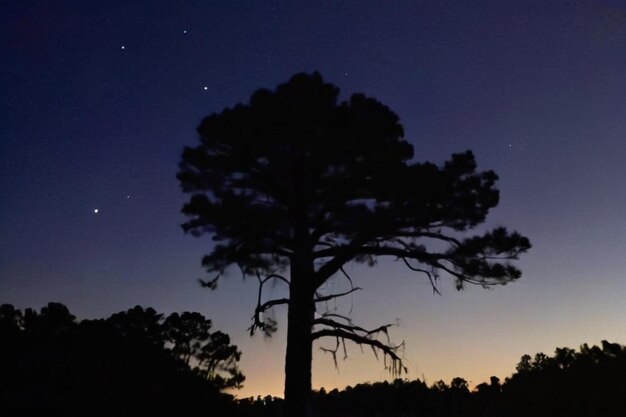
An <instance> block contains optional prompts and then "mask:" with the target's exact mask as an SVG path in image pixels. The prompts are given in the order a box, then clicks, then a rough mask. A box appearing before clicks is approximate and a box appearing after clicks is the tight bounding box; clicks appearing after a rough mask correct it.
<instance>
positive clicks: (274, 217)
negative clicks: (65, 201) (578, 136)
mask: <svg viewBox="0 0 626 417" xmlns="http://www.w3.org/2000/svg"><path fill="white" fill-rule="evenodd" d="M338 95H339V89H338V88H337V87H335V86H334V85H331V84H328V83H325V82H324V81H323V80H322V77H321V76H320V75H319V74H318V73H314V74H312V75H306V74H298V75H295V76H294V77H293V78H291V80H290V81H289V82H287V83H286V84H282V85H280V86H278V88H277V89H276V91H269V90H265V89H262V90H259V91H257V92H256V93H254V94H253V95H252V97H251V98H250V101H249V103H247V104H239V105H237V106H235V107H234V108H232V109H225V110H224V111H222V112H221V113H216V114H212V115H210V116H208V117H206V118H205V119H204V120H203V121H202V123H201V124H200V126H199V127H198V133H199V135H200V144H199V145H198V146H196V147H193V148H185V150H184V152H183V155H182V160H181V163H180V170H179V173H178V179H179V180H180V183H181V186H182V188H183V191H184V192H186V193H190V194H192V196H191V199H190V201H189V202H188V203H187V204H185V206H184V207H183V213H184V214H186V215H187V216H189V217H190V219H189V221H187V222H186V223H185V224H184V225H183V228H184V230H185V231H186V232H189V233H191V234H193V235H196V236H197V235H202V234H204V233H209V234H211V235H212V236H213V239H214V240H215V241H216V245H215V246H214V247H213V248H212V250H211V252H210V254H208V255H207V256H205V257H204V259H203V261H202V263H203V265H204V266H205V267H206V269H207V270H208V271H209V272H211V273H215V276H214V277H213V278H212V279H210V280H207V281H201V283H202V284H203V285H204V286H206V287H209V288H215V287H216V285H217V282H218V279H219V278H220V276H222V274H223V273H224V272H225V270H226V269H227V268H228V267H229V266H231V265H237V266H238V267H239V268H240V269H241V271H242V272H243V274H245V275H252V276H256V277H257V279H258V280H259V284H260V285H259V297H258V303H257V306H256V308H255V310H254V315H253V323H252V326H251V329H250V330H251V332H252V333H254V331H255V330H261V331H263V332H265V333H266V334H271V332H272V331H274V330H275V325H276V323H275V321H274V320H272V319H270V318H268V315H267V314H266V313H267V312H268V310H269V309H271V308H272V307H275V306H278V305H287V306H288V313H287V317H288V329H287V352H286V364H285V405H286V408H285V413H286V415H288V416H292V417H299V416H304V415H306V414H307V413H308V410H309V409H310V408H309V396H310V391H311V360H312V343H313V341H314V340H317V339H320V338H323V337H330V338H333V339H335V340H336V342H337V349H339V347H340V346H341V344H342V343H345V341H352V342H354V343H357V344H359V345H368V346H370V347H372V348H373V349H374V350H377V351H380V352H382V353H383V355H384V356H385V357H388V358H390V359H391V364H390V366H391V369H392V370H393V371H395V372H399V371H402V369H403V365H402V361H401V358H400V356H399V355H398V353H397V349H398V346H394V345H392V344H390V343H389V342H388V341H387V340H386V339H383V340H380V339H379V338H378V336H380V335H385V334H386V333H387V330H388V328H389V326H390V325H383V326H380V327H377V328H374V329H365V328H363V327H360V326H357V325H355V324H354V323H352V321H350V319H349V318H347V317H343V316H339V315H337V314H334V313H332V312H329V311H323V310H321V309H318V307H317V306H318V305H320V303H324V302H326V301H329V300H332V299H335V298H338V297H341V296H345V295H348V294H351V293H353V292H355V291H357V290H359V289H360V288H358V287H354V286H352V279H351V277H349V276H348V275H347V273H346V270H345V268H344V267H345V265H346V264H348V263H350V262H357V263H365V264H367V265H370V266H372V265H374V264H375V263H376V261H377V260H378V259H379V258H382V257H391V258H395V259H398V260H401V261H402V262H404V264H405V265H406V266H407V268H409V269H410V270H412V271H415V272H417V273H420V274H423V275H424V276H425V277H426V278H428V279H429V280H430V283H431V284H432V286H433V289H434V290H435V291H437V286H436V284H437V280H438V278H439V276H440V274H441V273H444V274H446V275H450V276H452V277H453V278H454V279H455V280H456V285H457V288H458V289H461V288H463V286H464V285H465V284H477V285H480V286H483V287H489V286H493V285H498V284H505V283H507V282H509V281H511V280H515V279H517V278H519V277H520V274H521V273H520V270H519V269H518V268H516V267H515V266H513V265H511V264H510V263H509V262H508V261H509V260H513V259H516V258H517V257H518V255H519V254H520V253H522V252H525V251H526V250H528V249H529V248H530V243H529V241H528V239H527V238H525V237H524V236H522V235H520V234H519V233H516V232H509V231H507V229H505V228H504V227H498V228H496V229H493V230H491V231H487V232H485V233H483V234H481V235H470V236H468V234H469V232H470V231H471V230H472V229H474V228H475V227H476V226H478V225H480V224H481V223H483V222H484V220H485V219H486V216H487V213H488V212H489V210H490V209H491V208H493V207H495V206H496V205H497V204H498V197H499V193H498V190H497V189H496V188H495V183H496V181H497V175H496V174H495V173H494V172H493V171H484V172H477V171H476V162H475V160H474V156H473V154H472V153H471V152H469V151H468V152H465V153H461V154H454V155H452V158H451V159H450V160H449V161H447V162H446V163H445V164H443V166H437V165H434V164H432V163H428V162H425V163H419V162H414V161H413V160H412V158H413V156H414V155H413V147H412V145H411V144H410V143H408V142H407V141H405V140H404V139H403V128H402V126H401V125H400V122H399V120H398V117H397V116H396V115H395V114H394V113H393V112H392V111H391V110H390V109H389V108H388V107H386V106H384V105H383V104H381V103H380V102H378V101H376V100H375V99H372V98H368V97H366V96H364V95H363V94H354V95H353V96H352V97H351V98H350V99H349V100H347V101H345V102H338ZM285 271H289V276H286V275H285ZM336 275H342V276H344V277H346V278H347V279H348V281H349V283H350V288H349V289H348V290H346V291H344V292H340V293H328V292H327V290H326V288H327V287H326V286H325V285H324V284H326V283H327V282H328V281H329V279H331V278H332V277H334V276H336ZM270 281H276V282H281V283H283V284H284V285H287V286H288V288H289V296H288V297H286V298H278V299H269V300H267V299H265V298H264V297H263V289H264V285H265V284H267V283H268V282H270ZM337 349H333V350H331V353H333V354H336V353H337Z"/></svg>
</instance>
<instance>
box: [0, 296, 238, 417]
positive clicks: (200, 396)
mask: <svg viewBox="0 0 626 417" xmlns="http://www.w3.org/2000/svg"><path fill="white" fill-rule="evenodd" d="M181 317H182V318H183V319H182V321H181ZM210 330H211V321H210V320H207V319H206V318H204V316H202V315H201V314H199V313H189V312H185V313H182V314H178V313H173V314H171V315H169V316H168V317H167V318H164V317H163V315H162V314H159V313H157V312H156V311H155V310H154V309H152V308H146V309H144V308H142V307H139V306H136V307H134V308H132V309H130V310H128V311H124V312H120V313H116V314H114V315H112V316H111V317H109V318H107V319H100V320H83V321H80V322H78V321H76V319H75V317H74V316H73V315H72V314H71V313H70V312H69V310H68V309H67V307H66V306H64V305H63V304H60V303H49V304H48V305H47V306H45V307H43V308H42V309H41V310H40V311H39V312H38V311H36V310H34V309H31V308H28V309H25V310H24V311H22V310H19V309H16V308H14V307H13V306H12V305H9V304H3V305H0V340H2V343H0V369H2V376H3V377H2V381H1V382H0V414H2V415H32V416H39V415H45V416H49V415H69V416H82V415H85V414H88V415H97V416H100V415H102V416H105V415H123V416H124V415H154V416H172V415H191V414H197V412H200V411H202V412H207V411H214V412H216V413H217V414H223V415H229V414H230V411H229V410H227V408H228V407H230V406H231V405H232V404H231V402H230V400H229V398H228V396H226V395H223V394H221V393H220V391H221V390H223V389H225V388H233V387H235V388H236V387H240V386H241V384H242V382H243V380H244V377H243V374H242V373H241V372H240V371H239V369H238V366H237V365H238V361H239V359H240V355H241V352H240V351H239V350H238V349H237V346H234V345H231V344H230V339H229V338H228V336H227V335H226V334H224V333H222V332H220V331H215V332H211V331H210Z"/></svg>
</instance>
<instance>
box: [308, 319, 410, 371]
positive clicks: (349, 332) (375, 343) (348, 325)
mask: <svg viewBox="0 0 626 417" xmlns="http://www.w3.org/2000/svg"><path fill="white" fill-rule="evenodd" d="M333 319H340V320H343V321H344V322H345V323H344V322H339V321H337V320H333ZM313 325H314V326H327V327H326V328H322V329H320V330H317V331H315V332H313V334H312V339H313V340H315V339H319V338H322V337H334V338H335V339H336V342H337V343H336V346H335V347H334V348H332V349H330V348H324V347H322V348H320V350H322V351H324V352H326V353H330V354H331V355H332V356H333V362H334V363H335V367H337V352H338V351H339V348H340V346H341V347H343V352H344V359H345V358H347V356H348V355H347V349H346V344H345V342H346V340H349V341H352V342H354V343H356V344H357V345H359V346H361V347H362V346H370V347H371V349H372V352H373V353H374V356H376V358H378V352H382V353H383V360H384V361H385V368H388V369H389V370H390V371H391V372H392V374H393V375H399V374H401V373H402V372H403V371H404V372H405V373H406V372H407V368H406V367H405V366H404V364H403V361H402V358H401V357H400V356H399V355H398V353H397V351H398V350H399V349H400V348H402V347H403V346H404V342H402V343H401V344H399V345H392V344H391V340H390V338H389V332H388V329H389V328H390V327H391V326H393V324H385V325H382V326H379V327H377V328H375V329H371V330H368V329H365V328H363V327H361V326H356V325H354V324H353V323H352V320H350V318H348V317H346V316H342V315H340V314H335V313H326V314H324V315H322V316H321V317H318V318H316V319H315V320H313ZM380 334H384V335H385V337H386V342H383V341H380V340H379V339H378V336H379V335H380ZM387 357H389V358H391V361H392V364H391V367H388V366H387V362H386V359H387Z"/></svg>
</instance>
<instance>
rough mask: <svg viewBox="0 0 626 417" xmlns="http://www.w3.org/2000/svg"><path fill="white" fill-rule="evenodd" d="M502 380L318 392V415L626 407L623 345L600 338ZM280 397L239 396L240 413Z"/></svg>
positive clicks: (457, 415)
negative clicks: (241, 398) (596, 343)
mask: <svg viewBox="0 0 626 417" xmlns="http://www.w3.org/2000/svg"><path fill="white" fill-rule="evenodd" d="M520 363H523V364H524V365H523V366H521V367H518V370H517V371H516V372H515V373H514V374H513V375H512V376H511V377H510V378H507V379H506V380H505V381H504V383H500V380H499V379H498V378H496V377H491V378H490V381H489V382H486V383H482V384H479V385H478V386H476V387H475V388H474V390H473V391H470V390H469V387H468V383H467V381H465V380H464V379H462V378H458V377H457V378H454V379H452V381H451V382H450V385H448V384H446V383H445V382H444V381H437V382H435V383H434V384H432V385H431V386H428V385H427V384H426V383H425V382H424V381H420V380H414V381H408V380H402V379H396V380H395V381H393V382H386V381H385V382H375V383H365V384H358V385H356V386H354V387H346V388H345V389H344V390H341V391H339V390H337V389H333V390H332V391H330V392H326V390H325V389H324V388H322V389H320V390H319V391H318V392H314V393H313V401H312V404H313V410H314V411H315V415H317V416H319V417H357V416H358V417H387V416H394V417H418V416H419V417H461V416H463V417H490V416H494V417H495V416H514V417H517V416H520V417H521V416H525V417H527V416H534V417H557V416H558V417H583V416H585V417H590V416H594V417H595V416H602V417H609V416H610V417H618V416H623V415H626V396H625V395H624V393H626V378H624V375H625V374H626V347H624V346H621V345H618V344H615V343H609V342H606V341H603V342H602V345H601V346H593V347H589V346H588V345H583V346H581V348H580V351H579V352H576V351H574V350H573V349H569V348H557V349H556V351H555V353H554V356H549V355H545V354H543V353H539V354H536V355H535V356H534V359H533V357H531V356H529V355H524V356H523V357H522V359H521V360H520ZM277 404H280V400H278V399H273V398H268V397H266V398H258V399H256V400H252V399H248V400H244V401H239V403H238V413H239V414H238V415H241V416H245V417H254V416H263V417H270V416H280V415H281V414H280V411H279V409H278V407H277Z"/></svg>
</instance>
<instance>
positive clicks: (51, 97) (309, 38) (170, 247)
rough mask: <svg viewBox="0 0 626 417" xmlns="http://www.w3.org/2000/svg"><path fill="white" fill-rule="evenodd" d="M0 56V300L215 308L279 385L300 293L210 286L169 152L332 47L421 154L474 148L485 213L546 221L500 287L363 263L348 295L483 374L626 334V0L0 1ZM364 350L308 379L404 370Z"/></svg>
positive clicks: (446, 364)
mask: <svg viewBox="0 0 626 417" xmlns="http://www.w3.org/2000/svg"><path fill="white" fill-rule="evenodd" d="M0 56H1V57H2V59H1V61H2V62H1V63H0V68H1V78H0V82H1V86H0V87H1V91H2V94H1V102H0V103H1V104H0V106H1V107H0V303H12V304H14V305H15V306H17V307H20V308H24V307H38V308H39V307H41V306H43V305H45V304H46V303H47V302H49V301H58V302H62V303H64V304H66V305H67V306H68V307H69V308H70V310H71V311H72V312H73V313H74V314H75V315H77V316H78V317H79V318H96V317H105V316H108V315H110V314H112V313H115V312H118V311H121V310H125V309H128V308H130V307H132V306H134V305H136V304H140V305H144V306H152V307H154V308H155V309H157V311H160V312H164V313H169V312H172V311H184V310H191V311H199V312H201V313H203V314H205V315H206V316H207V317H209V318H211V319H212V320H213V321H214V324H215V327H216V328H217V329H220V330H223V331H226V332H228V333H229V334H230V335H231V337H232V339H233V340H234V342H235V343H236V344H237V345H239V346H240V348H241V349H242V351H243V358H242V361H241V367H242V369H243V372H244V373H245V374H246V376H247V381H246V383H245V388H244V389H243V390H241V391H240V393H239V395H240V396H248V395H257V394H272V395H282V389H283V388H282V383H283V360H284V348H285V346H284V344H285V333H284V331H283V330H284V329H285V327H286V326H284V313H285V311H284V310H280V309H277V311H276V314H277V318H279V319H280V320H279V323H280V324H281V325H282V326H281V330H279V332H278V333H277V334H276V335H275V337H273V338H272V339H269V340H266V339H263V337H261V336H256V337H254V338H250V337H249V336H248V335H247V333H246V328H247V327H248V326H249V324H250V317H251V314H252V309H253V307H254V305H255V296H256V284H255V282H254V281H253V280H246V281H242V280H241V278H240V276H239V274H238V273H236V272H233V273H232V274H231V275H230V276H229V277H228V278H229V279H226V280H223V281H222V282H221V285H220V288H219V289H218V290H217V291H215V292H211V291H208V290H204V289H201V288H200V287H199V285H198V284H197V278H200V277H202V278H206V276H205V275H204V272H203V271H202V269H201V268H200V258H201V256H202V255H203V254H204V253H206V252H208V251H209V249H210V246H209V245H210V239H209V238H208V237H204V238H200V239H195V238H193V237H191V236H186V235H184V234H183V232H182V230H181V229H180V226H179V225H180V223H182V222H183V221H184V218H183V216H182V215H181V214H180V209H181V207H182V204H183V201H184V200H185V196H184V195H183V194H182V193H181V191H180V190H179V187H178V183H177V180H176V179H175V173H176V171H177V164H178V161H179V158H180V154H181V151H182V148H183V146H185V145H194V144H195V143H196V141H197V137H196V133H195V127H196V126H197V125H198V124H199V122H200V120H201V118H202V117H204V116H206V115H208V114H210V113H212V112H215V111H220V110H221V109H223V108H224V107H226V106H232V105H234V104H236V103H238V102H243V101H246V100H247V99H248V98H249V96H250V94H251V93H252V92H253V91H254V90H256V89H258V88H260V87H268V88H274V87H275V86H276V85H277V84H278V83H281V82H285V81H286V80H287V79H288V78H289V77H290V76H291V75H293V74H294V73H296V72H301V71H307V72H311V71H313V70H319V71H320V72H321V73H322V75H323V76H324V78H325V80H326V81H329V82H331V83H334V84H336V85H338V86H339V87H340V88H341V91H342V97H344V98H346V97H348V96H349V94H352V93H354V92H364V93H366V94H367V95H370V96H373V97H376V98H377V99H379V100H380V101H382V102H383V103H385V104H387V105H388V106H389V107H390V108H391V109H393V110H394V111H395V112H396V113H397V114H398V115H399V116H400V118H401V120H402V123H403V125H404V127H405V130H406V138H407V139H408V140H409V141H410V142H411V143H413V144H414V146H415V149H416V158H417V159H419V160H432V161H434V162H437V163H440V162H442V161H444V160H445V159H446V158H447V157H448V156H449V155H450V154H451V153H452V152H459V151H464V150H466V149H472V150H473V151H474V153H475V155H476V158H477V161H478V164H479V168H480V169H494V170H495V171H496V172H497V173H498V174H499V175H500V178H501V180H500V182H499V188H500V190H501V202H500V205H499V206H498V207H497V208H496V209H495V210H493V212H492V213H491V216H490V218H489V220H488V225H489V226H494V225H498V224H504V225H506V226H508V227H510V228H513V229H517V230H519V231H520V232H522V233H523V234H525V235H527V236H529V237H530V239H531V241H532V243H533V249H532V250H531V252H530V253H528V254H527V255H526V256H524V257H523V259H522V260H521V261H520V262H519V266H520V267H521V268H522V270H523V272H524V275H523V277H522V279H521V280H519V281H518V282H516V283H514V284H511V285H508V286H504V287H499V288H496V289H493V290H482V289H480V288H470V289H468V290H466V291H464V292H460V293H459V292H456V291H455V290H454V288H453V286H452V285H451V283H450V282H449V280H444V282H442V285H441V292H442V296H437V295H433V294H432V291H431V289H430V287H429V284H428V283H427V281H425V279H424V277H422V276H419V275H414V274H412V273H409V272H408V271H407V270H406V269H405V268H403V267H402V265H400V264H399V263H394V262H383V263H380V264H379V265H378V266H377V267H376V268H373V269H368V268H366V267H360V266H359V267H356V266H355V267H354V268H353V271H352V272H353V274H352V275H353V277H354V278H355V281H356V285H358V286H361V287H364V291H362V292H360V293H357V294H355V295H354V297H353V298H352V300H347V302H346V303H344V304H341V305H339V308H340V309H342V310H341V311H344V312H347V311H348V310H349V308H350V304H352V307H353V312H352V315H353V317H354V318H355V320H356V321H357V322H360V323H362V324H364V325H370V326H373V325H378V324H383V323H386V322H395V321H396V320H397V323H398V327H396V328H394V329H393V331H392V333H391V336H392V338H393V339H394V340H395V341H402V340H404V341H405V343H406V350H405V352H404V356H405V358H406V360H407V364H408V366H409V375H408V377H409V378H411V379H413V378H425V379H426V380H427V382H429V383H432V382H434V381H436V380H438V379H444V380H445V381H446V382H449V380H450V379H451V378H452V377H454V376H462V377H464V378H466V379H467V380H469V381H471V383H472V384H477V383H480V382H482V381H484V380H486V379H488V377H489V376H490V375H497V376H499V377H501V378H502V377H505V376H507V375H510V374H511V373H512V372H513V371H514V367H515V364H516V363H517V362H518V360H519V358H520V356H521V355H523V354H525V353H530V354H534V353H536V352H538V351H544V352H546V353H551V352H553V350H554V348H556V347H557V346H569V347H578V346H579V345H580V344H581V343H584V342H589V343H598V342H599V341H600V340H602V339H607V340H610V341H613V342H618V343H626V302H625V300H626V250H625V249H626V216H625V215H624V214H625V213H626V191H625V188H624V184H625V183H626V75H625V74H626V3H625V2H624V1H623V0H619V1H609V0H607V1H602V0H597V1H591V0H589V1H554V0H545V1H526V0H519V1H507V0H494V1H461V0H458V1H441V0H433V1H393V2H392V1H385V2H382V1H371V2H363V1H352V2H348V1H319V2H310V1H301V2H296V1H293V2H275V1H263V2H260V1H259V2H255V1H250V2H237V1H230V0H229V1H226V0H224V1H207V0H202V1H157V0H151V1H145V2H140V1H104V2H96V1H58V0H52V1H45V0H39V1H28V0H20V1H14V2H4V4H3V5H2V6H1V9H0ZM95 209H98V213H95V212H94V210H95ZM338 285H339V284H338ZM275 291H276V294H278V293H279V291H280V289H278V288H277V289H276V290H275ZM281 320H282V321H281ZM349 352H350V357H349V359H347V360H346V361H344V362H340V363H339V371H337V370H335V369H334V366H333V363H332V359H331V358H330V357H329V356H328V355H325V354H324V353H323V352H321V351H316V353H315V358H314V369H313V383H314V386H315V387H320V386H325V387H326V388H327V389H328V388H333V387H340V388H341V387H344V386H345V385H348V384H351V385H354V384H355V383H358V382H365V381H375V380H380V379H383V378H387V377H389V375H388V373H387V372H386V371H385V370H384V369H383V364H382V362H377V361H376V360H375V358H374V357H373V355H372V354H371V352H370V351H369V350H366V351H364V352H363V353H361V351H360V349H359V348H358V347H356V346H353V347H350V349H349Z"/></svg>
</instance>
